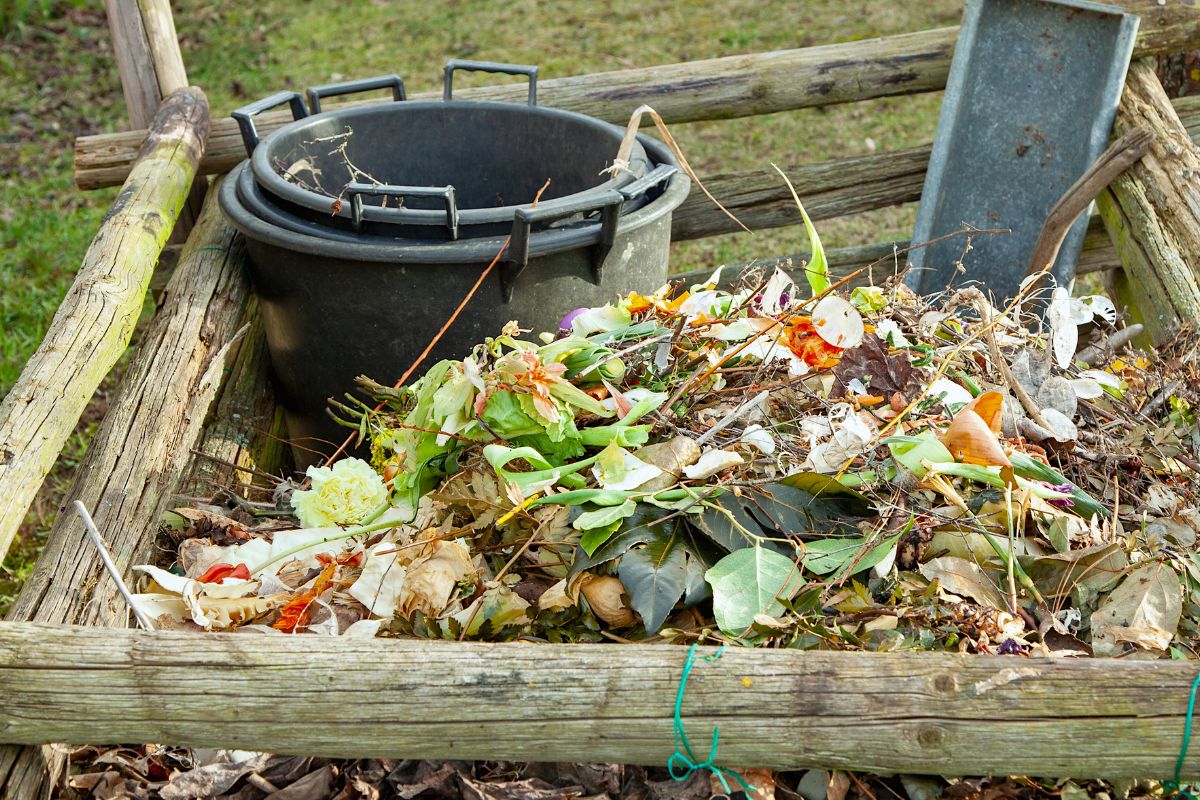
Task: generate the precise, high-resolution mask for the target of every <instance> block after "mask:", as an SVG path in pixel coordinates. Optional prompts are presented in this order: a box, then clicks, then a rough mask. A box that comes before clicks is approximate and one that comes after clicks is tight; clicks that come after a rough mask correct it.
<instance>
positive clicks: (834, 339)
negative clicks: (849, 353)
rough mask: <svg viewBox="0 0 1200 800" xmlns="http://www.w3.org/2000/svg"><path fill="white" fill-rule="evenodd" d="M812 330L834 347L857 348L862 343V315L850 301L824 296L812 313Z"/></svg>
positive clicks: (832, 295) (833, 295)
mask: <svg viewBox="0 0 1200 800" xmlns="http://www.w3.org/2000/svg"><path fill="white" fill-rule="evenodd" d="M812 324H813V330H815V331H816V332H817V335H818V336H820V337H821V338H822V339H824V340H825V341H826V342H828V343H829V344H831V345H833V346H834V347H841V348H851V347H858V345H859V344H861V343H862V340H863V334H864V332H865V329H864V328H863V319H862V314H860V313H858V309H857V308H855V307H854V306H852V305H850V301H848V300H845V299H844V298H841V297H838V296H837V295H835V294H830V295H826V296H825V297H823V298H821V301H820V302H819V303H817V307H816V308H814V309H813V313H812Z"/></svg>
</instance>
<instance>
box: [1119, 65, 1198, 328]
mask: <svg viewBox="0 0 1200 800" xmlns="http://www.w3.org/2000/svg"><path fill="white" fill-rule="evenodd" d="M1137 127H1146V128H1149V129H1150V130H1151V131H1152V132H1153V133H1154V141H1153V142H1152V143H1151V145H1150V152H1148V153H1146V155H1145V156H1143V158H1142V160H1141V161H1140V162H1138V163H1136V164H1134V165H1133V166H1132V167H1130V168H1129V170H1128V171H1126V172H1125V173H1123V174H1122V175H1120V176H1118V177H1117V178H1116V180H1114V181H1113V182H1112V184H1111V185H1110V187H1109V189H1108V191H1107V192H1106V193H1105V194H1104V195H1103V196H1102V197H1101V198H1100V199H1099V202H1098V206H1099V209H1100V214H1101V216H1102V217H1103V219H1104V223H1105V225H1106V226H1107V228H1108V232H1109V234H1110V235H1111V236H1112V239H1113V241H1114V242H1115V243H1116V246H1117V251H1118V253H1119V254H1120V256H1121V262H1122V264H1123V265H1124V266H1125V273H1126V276H1127V278H1128V281H1129V288H1130V290H1131V292H1130V294H1132V296H1133V298H1134V302H1135V303H1136V304H1137V305H1138V307H1139V311H1140V312H1141V314H1140V316H1141V318H1142V321H1143V323H1144V324H1145V325H1146V330H1147V332H1148V333H1149V334H1150V338H1151V340H1152V341H1153V342H1154V344H1156V345H1161V344H1164V343H1166V342H1169V341H1173V340H1175V339H1176V338H1177V337H1178V336H1179V333H1180V330H1181V329H1183V328H1187V327H1190V328H1191V329H1192V330H1200V184H1198V179H1200V148H1197V146H1196V144H1195V143H1194V142H1193V141H1192V140H1191V138H1190V137H1189V136H1188V131H1187V129H1186V126H1185V125H1184V124H1183V122H1181V121H1180V119H1179V117H1178V115H1177V114H1176V112H1175V110H1174V109H1173V108H1172V106H1171V103H1170V101H1169V100H1168V99H1167V95H1166V92H1164V91H1163V88H1162V84H1160V83H1159V80H1158V77H1157V76H1156V75H1155V73H1154V64H1153V62H1151V61H1150V60H1142V61H1138V62H1135V63H1133V64H1131V65H1130V67H1129V74H1128V76H1127V77H1126V80H1125V90H1124V93H1123V94H1122V96H1121V102H1120V105H1119V106H1118V108H1117V119H1116V123H1115V125H1114V131H1115V133H1117V134H1118V135H1120V134H1123V133H1125V132H1127V131H1129V130H1133V129H1134V128H1137Z"/></svg>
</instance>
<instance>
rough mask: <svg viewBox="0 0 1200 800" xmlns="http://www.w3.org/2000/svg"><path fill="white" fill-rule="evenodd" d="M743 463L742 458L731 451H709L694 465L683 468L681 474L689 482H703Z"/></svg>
mask: <svg viewBox="0 0 1200 800" xmlns="http://www.w3.org/2000/svg"><path fill="white" fill-rule="evenodd" d="M744 463H745V461H744V460H743V459H742V457H741V456H740V455H738V454H737V453H734V452H733V451H731V450H709V451H708V452H706V453H704V455H702V456H700V460H699V461H697V462H696V463H695V464H692V465H691V466H690V467H684V468H683V474H684V475H686V476H687V477H688V478H690V479H691V480H703V479H704V478H711V477H712V476H713V475H716V474H717V473H718V472H724V471H725V470H727V469H729V468H730V467H735V466H737V465H738V464H744Z"/></svg>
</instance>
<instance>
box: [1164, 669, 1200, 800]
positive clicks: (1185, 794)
mask: <svg viewBox="0 0 1200 800" xmlns="http://www.w3.org/2000/svg"><path fill="white" fill-rule="evenodd" d="M1197 689H1200V675H1197V676H1196V680H1194V681H1192V693H1191V694H1190V695H1188V707H1187V718H1186V719H1184V721H1183V743H1182V744H1180V746H1179V758H1177V759H1175V777H1174V778H1172V779H1171V780H1169V781H1163V784H1162V785H1163V790H1164V791H1163V796H1164V797H1182V798H1184V800H1200V798H1197V797H1196V795H1194V794H1192V793H1191V792H1189V791H1188V790H1187V789H1185V788H1183V779H1182V775H1183V761H1184V759H1185V758H1187V751H1188V745H1190V744H1191V743H1192V715H1193V714H1194V713H1195V711H1196V690H1197Z"/></svg>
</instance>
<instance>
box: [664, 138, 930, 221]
mask: <svg viewBox="0 0 1200 800" xmlns="http://www.w3.org/2000/svg"><path fill="white" fill-rule="evenodd" d="M931 147H932V146H931V145H922V146H921V147H910V148H906V149H904V150H898V151H895V152H892V153H876V154H873V155H868V156H853V157H851V158H842V159H836V160H833V161H821V162H818V163H815V164H804V165H800V166H792V167H787V168H785V169H784V172H785V173H787V176H788V180H790V181H791V182H792V185H794V186H795V187H796V193H797V194H799V195H800V197H801V199H802V200H803V201H804V210H805V211H807V212H808V214H809V216H810V217H812V218H813V219H832V218H834V217H840V216H844V215H846V214H858V213H861V212H863V211H872V210H874V209H877V208H886V207H888V206H893V205H899V204H901V203H911V202H915V201H917V200H919V199H921V187H922V186H924V184H925V170H926V168H927V167H928V166H929V153H930V150H931ZM703 181H704V185H705V186H707V187H708V190H709V191H710V192H712V194H713V196H714V197H716V198H717V200H719V201H720V202H721V204H722V205H723V206H725V207H726V208H728V209H729V210H730V211H731V212H732V213H733V214H734V216H736V217H737V218H738V219H740V220H741V221H742V222H743V223H745V224H746V226H747V227H749V228H751V229H753V230H762V229H766V228H781V227H785V226H787V225H795V224H797V223H799V222H801V219H800V213H799V212H798V211H797V210H796V203H795V201H793V200H792V195H791V192H789V191H788V188H787V185H786V184H785V183H784V182H783V180H782V179H780V177H779V173H778V172H776V171H775V170H774V169H771V168H769V167H768V168H767V169H756V170H749V171H746V172H736V173H730V174H722V175H711V176H708V177H704V178H703ZM714 212H715V213H714ZM738 230H741V229H740V228H739V227H738V225H737V223H735V222H734V221H733V220H731V219H730V218H729V217H728V216H727V215H726V214H724V213H723V212H722V211H721V209H719V208H717V207H716V206H715V205H713V202H712V201H711V200H709V199H708V198H707V197H705V196H704V193H703V192H701V191H700V190H699V189H698V188H696V187H693V191H692V192H691V194H689V195H688V197H687V199H686V200H684V201H683V204H682V205H680V207H679V208H677V209H676V210H675V211H674V213H673V214H672V216H671V239H672V240H675V241H678V240H684V239H701V238H704V237H706V236H714V235H717V234H722V233H734V232H736V231H738Z"/></svg>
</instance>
